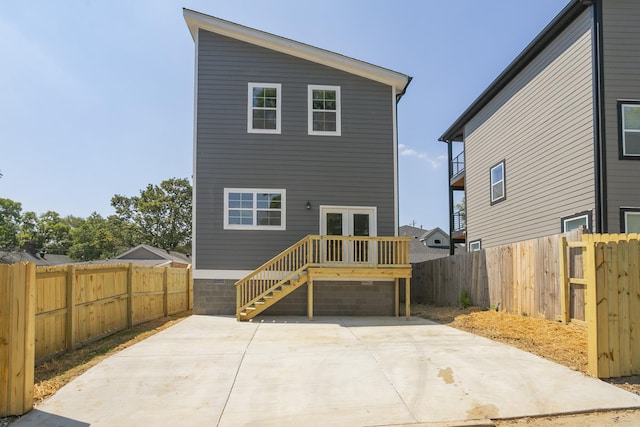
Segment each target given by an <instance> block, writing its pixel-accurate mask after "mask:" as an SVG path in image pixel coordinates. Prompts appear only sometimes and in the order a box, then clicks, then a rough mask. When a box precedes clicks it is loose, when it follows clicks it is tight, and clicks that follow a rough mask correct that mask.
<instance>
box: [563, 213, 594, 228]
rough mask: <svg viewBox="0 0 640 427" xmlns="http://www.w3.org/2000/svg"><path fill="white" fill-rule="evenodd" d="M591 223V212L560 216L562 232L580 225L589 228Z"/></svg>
mask: <svg viewBox="0 0 640 427" xmlns="http://www.w3.org/2000/svg"><path fill="white" fill-rule="evenodd" d="M590 225H591V212H589V211H585V212H580V213H577V214H574V215H570V216H566V217H564V218H562V228H561V229H562V232H563V233H564V232H567V231H571V230H577V229H578V228H580V227H582V228H584V229H587V230H588V229H589V228H590Z"/></svg>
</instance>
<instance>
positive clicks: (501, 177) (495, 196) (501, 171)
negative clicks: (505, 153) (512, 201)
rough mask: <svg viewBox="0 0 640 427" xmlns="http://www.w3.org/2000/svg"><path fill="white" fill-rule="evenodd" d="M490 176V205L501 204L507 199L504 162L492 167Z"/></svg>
mask: <svg viewBox="0 0 640 427" xmlns="http://www.w3.org/2000/svg"><path fill="white" fill-rule="evenodd" d="M490 174H491V204H492V205H493V204H495V203H498V202H501V201H503V200H505V199H506V198H507V190H506V186H505V181H506V180H505V175H506V174H505V161H504V160H503V161H501V162H500V163H498V164H497V165H495V166H493V167H492V168H491V171H490Z"/></svg>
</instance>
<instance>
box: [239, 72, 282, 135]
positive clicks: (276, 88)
mask: <svg viewBox="0 0 640 427" xmlns="http://www.w3.org/2000/svg"><path fill="white" fill-rule="evenodd" d="M281 92H282V85H281V84H279V83H249V92H248V109H247V132H249V133H280V121H281V120H280V118H281V117H280V116H281V111H282V102H281Z"/></svg>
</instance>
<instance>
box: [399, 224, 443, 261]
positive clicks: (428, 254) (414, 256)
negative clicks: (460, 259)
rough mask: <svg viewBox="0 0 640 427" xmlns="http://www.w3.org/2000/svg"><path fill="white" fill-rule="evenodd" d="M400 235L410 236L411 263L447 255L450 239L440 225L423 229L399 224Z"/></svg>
mask: <svg viewBox="0 0 640 427" xmlns="http://www.w3.org/2000/svg"><path fill="white" fill-rule="evenodd" d="M400 236H409V237H411V242H410V243H409V251H410V253H411V263H412V264H415V263H419V262H424V261H428V260H430V259H436V258H442V257H445V256H449V252H450V248H449V245H450V244H451V243H450V239H449V236H448V235H447V233H445V232H444V231H442V229H441V228H440V227H436V228H434V229H432V230H424V229H422V228H421V227H413V226H411V225H402V226H400ZM455 249H456V248H454V252H455Z"/></svg>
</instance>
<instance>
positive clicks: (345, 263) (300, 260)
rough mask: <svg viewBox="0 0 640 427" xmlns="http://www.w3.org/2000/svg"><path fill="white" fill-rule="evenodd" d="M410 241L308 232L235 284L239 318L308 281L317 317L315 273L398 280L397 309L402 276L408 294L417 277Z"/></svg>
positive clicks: (250, 315) (262, 308)
mask: <svg viewBox="0 0 640 427" xmlns="http://www.w3.org/2000/svg"><path fill="white" fill-rule="evenodd" d="M409 241H410V239H409V238H408V237H368V236H353V237H351V236H317V235H311V236H307V237H305V238H303V239H302V240H300V241H299V242H298V243H296V244H294V245H293V246H291V247H290V248H288V249H286V250H284V251H283V252H282V253H280V254H278V255H277V256H276V257H274V258H273V259H271V260H269V261H267V262H266V263H264V264H263V265H261V266H260V267H258V268H257V269H256V270H254V271H253V272H251V273H250V274H249V275H247V276H246V277H244V278H242V279H240V280H238V281H237V282H236V283H235V286H236V318H237V319H238V320H249V319H252V318H253V317H255V316H257V315H258V314H260V313H262V312H263V311H265V310H266V309H268V308H269V307H271V306H273V305H274V304H276V303H277V302H278V301H280V300H282V299H283V298H285V297H286V296H287V295H289V294H290V293H292V292H293V291H295V290H296V289H298V288H300V287H301V286H303V285H305V284H307V285H308V288H309V289H308V294H309V295H308V299H309V317H310V318H311V316H312V311H313V307H312V306H313V278H320V277H322V278H324V279H326V280H345V279H358V278H361V279H365V280H371V279H375V278H378V279H395V280H396V312H397V311H398V310H397V304H398V303H397V300H398V297H397V294H398V291H397V288H398V278H405V279H406V283H407V292H406V293H407V294H408V289H409V288H408V286H409V285H408V279H410V278H411V264H410V262H409ZM407 309H408V305H407ZM407 314H408V311H407Z"/></svg>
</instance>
